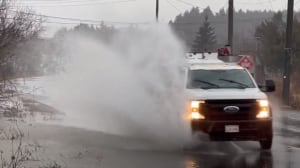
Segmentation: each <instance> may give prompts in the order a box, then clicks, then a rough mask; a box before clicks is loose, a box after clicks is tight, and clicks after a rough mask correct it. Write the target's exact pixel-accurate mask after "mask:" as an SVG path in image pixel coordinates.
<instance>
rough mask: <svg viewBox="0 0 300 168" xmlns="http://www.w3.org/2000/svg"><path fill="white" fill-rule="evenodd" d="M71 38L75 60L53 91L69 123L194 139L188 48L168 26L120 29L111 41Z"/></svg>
mask: <svg viewBox="0 0 300 168" xmlns="http://www.w3.org/2000/svg"><path fill="white" fill-rule="evenodd" d="M66 42H67V44H66V46H68V50H67V51H68V52H67V53H66V56H67V57H68V58H69V60H70V62H69V63H68V65H66V67H65V72H64V73H62V74H60V75H59V76H57V77H56V79H55V82H54V84H53V83H52V86H51V87H52V89H50V90H51V92H50V94H49V97H50V98H51V99H52V100H55V101H56V106H57V107H58V108H60V109H61V110H62V111H64V112H65V113H66V120H65V123H66V124H68V125H72V126H77V127H83V128H88V129H94V130H99V131H103V132H106V133H111V134H121V135H126V136H133V137H136V138H141V139H148V140H152V141H155V142H157V143H159V144H168V145H182V144H184V143H186V142H187V141H188V140H189V136H190V135H189V126H188V123H187V122H185V121H184V120H183V114H184V104H185V97H184V88H183V82H184V76H183V73H182V72H181V69H180V65H182V63H183V62H184V61H183V58H184V47H183V45H182V44H181V43H180V42H179V41H178V40H177V38H176V37H175V36H174V35H173V34H172V32H171V31H170V29H169V28H168V27H166V26H158V25H154V26H151V27H148V28H144V29H140V30H138V31H134V32H128V31H126V32H119V33H118V35H116V37H115V38H114V39H113V42H112V43H111V44H109V45H107V44H103V43H101V42H99V41H96V40H92V39H89V38H86V37H83V36H81V35H74V36H72V37H68V39H67V40H66Z"/></svg>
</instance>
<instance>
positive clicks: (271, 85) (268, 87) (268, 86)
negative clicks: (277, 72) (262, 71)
mask: <svg viewBox="0 0 300 168" xmlns="http://www.w3.org/2000/svg"><path fill="white" fill-rule="evenodd" d="M259 88H260V89H261V90H262V91H263V92H274V91H275V90H276V87H275V82H274V81H273V80H266V83H265V85H264V86H259Z"/></svg>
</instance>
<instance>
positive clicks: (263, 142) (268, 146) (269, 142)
mask: <svg viewBox="0 0 300 168" xmlns="http://www.w3.org/2000/svg"><path fill="white" fill-rule="evenodd" d="M259 144H260V147H261V149H264V150H269V149H271V147H272V138H271V139H267V140H261V141H259Z"/></svg>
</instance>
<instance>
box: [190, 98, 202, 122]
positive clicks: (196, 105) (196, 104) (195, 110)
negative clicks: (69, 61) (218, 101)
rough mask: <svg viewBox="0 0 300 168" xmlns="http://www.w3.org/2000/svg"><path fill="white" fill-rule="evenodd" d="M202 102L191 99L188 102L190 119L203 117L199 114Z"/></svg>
mask: <svg viewBox="0 0 300 168" xmlns="http://www.w3.org/2000/svg"><path fill="white" fill-rule="evenodd" d="M203 103H204V101H191V103H190V112H191V119H193V120H203V119H205V117H204V115H202V114H201V104H203Z"/></svg>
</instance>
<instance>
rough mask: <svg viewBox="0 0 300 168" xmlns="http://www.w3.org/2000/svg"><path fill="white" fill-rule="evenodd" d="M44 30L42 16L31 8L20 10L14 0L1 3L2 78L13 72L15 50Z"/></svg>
mask: <svg viewBox="0 0 300 168" xmlns="http://www.w3.org/2000/svg"><path fill="white" fill-rule="evenodd" d="M41 31H42V17H41V16H39V15H36V14H34V12H33V11H30V10H29V9H24V10H18V9H16V7H15V6H14V2H13V0H2V1H1V4H0V71H1V72H2V74H0V75H1V76H0V79H2V80H5V78H7V76H8V75H11V74H12V72H11V71H12V69H13V68H14V66H16V65H15V62H14V58H15V54H14V53H15V51H16V50H17V49H18V47H20V46H21V45H22V44H24V43H25V42H26V41H28V40H31V39H33V38H37V37H38V35H39V33H40V32H41Z"/></svg>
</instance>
